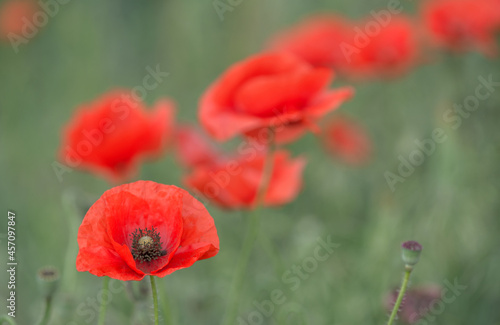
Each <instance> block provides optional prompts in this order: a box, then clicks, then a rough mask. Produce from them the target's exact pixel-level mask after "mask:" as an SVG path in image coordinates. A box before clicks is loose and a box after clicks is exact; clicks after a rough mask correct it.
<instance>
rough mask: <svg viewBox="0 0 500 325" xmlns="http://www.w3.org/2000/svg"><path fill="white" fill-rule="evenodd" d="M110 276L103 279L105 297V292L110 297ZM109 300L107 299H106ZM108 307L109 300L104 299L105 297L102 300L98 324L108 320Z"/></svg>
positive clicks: (101, 324)
mask: <svg viewBox="0 0 500 325" xmlns="http://www.w3.org/2000/svg"><path fill="white" fill-rule="evenodd" d="M108 287H109V278H108V277H107V276H105V277H104V279H103V281H102V296H103V297H104V294H106V297H109V290H108ZM106 300H107V299H106ZM106 307H108V301H106V302H105V301H104V299H102V300H101V309H100V311H99V321H98V322H97V324H98V325H103V324H104V321H105V320H106Z"/></svg>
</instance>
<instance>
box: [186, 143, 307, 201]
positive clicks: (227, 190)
mask: <svg viewBox="0 0 500 325" xmlns="http://www.w3.org/2000/svg"><path fill="white" fill-rule="evenodd" d="M246 151H247V152H246V153H245V154H244V155H241V156H238V157H236V158H234V159H226V160H224V161H219V162H217V163H214V164H206V165H199V166H198V167H196V168H195V169H194V170H193V171H192V172H191V174H190V175H188V176H187V177H186V178H185V183H186V184H187V185H188V186H189V187H191V188H193V189H195V190H197V191H198V192H200V193H201V194H202V195H203V196H204V197H206V198H208V199H210V200H212V201H213V202H215V203H216V204H218V205H220V206H221V207H224V208H228V209H239V208H247V209H248V208H252V207H254V205H255V204H256V202H255V201H256V199H257V192H258V190H259V186H260V184H261V182H262V176H263V169H264V160H265V159H266V154H265V153H262V152H257V151H255V150H248V149H246ZM305 163H306V162H305V159H303V158H297V159H290V157H289V153H288V152H286V151H277V152H275V153H274V155H273V161H272V172H271V178H270V181H269V185H268V186H267V190H266V193H265V196H264V202H263V205H265V206H276V205H281V204H285V203H288V202H291V201H292V200H293V199H295V197H297V195H298V193H299V191H300V188H301V185H302V171H303V169H304V166H305Z"/></svg>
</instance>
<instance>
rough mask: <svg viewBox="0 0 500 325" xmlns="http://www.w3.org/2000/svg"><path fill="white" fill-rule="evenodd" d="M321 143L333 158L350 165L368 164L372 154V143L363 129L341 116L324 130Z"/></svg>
mask: <svg viewBox="0 0 500 325" xmlns="http://www.w3.org/2000/svg"><path fill="white" fill-rule="evenodd" d="M323 142H324V145H325V147H326V149H327V150H328V151H329V152H330V153H332V154H333V155H334V156H335V157H338V158H339V159H340V160H342V161H344V162H345V163H347V164H350V165H362V164H364V163H366V162H368V161H369V160H370V158H371V154H372V142H371V140H370V137H369V136H368V135H367V133H366V131H365V130H364V128H363V127H362V126H361V125H359V124H358V123H356V122H354V121H353V120H351V119H349V118H347V117H345V116H342V117H336V118H334V119H332V120H331V121H330V122H329V123H328V124H327V125H326V127H325V128H324V132H323Z"/></svg>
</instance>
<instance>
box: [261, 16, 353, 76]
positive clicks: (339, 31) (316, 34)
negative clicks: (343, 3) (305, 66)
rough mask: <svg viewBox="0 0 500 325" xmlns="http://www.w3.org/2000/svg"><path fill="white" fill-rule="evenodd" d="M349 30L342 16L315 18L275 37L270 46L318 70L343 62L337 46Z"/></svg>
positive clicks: (342, 54) (340, 51)
mask: <svg viewBox="0 0 500 325" xmlns="http://www.w3.org/2000/svg"><path fill="white" fill-rule="evenodd" d="M349 28H350V25H349V23H348V22H346V21H345V20H344V19H342V18H341V17H338V16H335V15H321V16H314V17H310V18H308V19H306V20H305V21H303V22H301V23H299V24H298V25H297V26H294V27H292V28H290V29H289V30H286V31H284V32H282V33H280V34H278V35H277V36H275V37H274V38H273V39H272V41H271V43H270V47H271V48H272V49H273V50H277V51H285V52H289V53H292V54H294V55H296V56H298V57H300V58H302V59H303V60H305V61H307V62H309V63H310V64H312V65H314V66H317V67H321V66H324V67H336V66H338V65H339V64H340V63H341V62H344V60H345V56H344V53H343V52H342V50H341V47H340V44H341V43H342V42H343V41H344V40H345V34H346V33H348V31H349Z"/></svg>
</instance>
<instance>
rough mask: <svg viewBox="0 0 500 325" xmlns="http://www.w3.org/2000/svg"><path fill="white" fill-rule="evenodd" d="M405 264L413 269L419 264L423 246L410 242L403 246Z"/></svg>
mask: <svg viewBox="0 0 500 325" xmlns="http://www.w3.org/2000/svg"><path fill="white" fill-rule="evenodd" d="M401 248H402V257H403V262H404V263H405V264H406V266H407V267H409V268H412V267H413V266H414V265H415V264H417V263H418V260H419V259H420V253H421V252H422V245H420V244H419V243H418V242H416V241H413V240H410V241H406V242H404V243H403V244H402V245H401Z"/></svg>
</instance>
